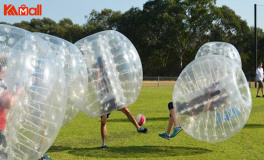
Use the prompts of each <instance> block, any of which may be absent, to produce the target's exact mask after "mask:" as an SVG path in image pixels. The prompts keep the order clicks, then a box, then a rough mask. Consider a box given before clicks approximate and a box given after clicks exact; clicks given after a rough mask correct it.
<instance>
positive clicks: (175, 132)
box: [170, 127, 182, 138]
mask: <svg viewBox="0 0 264 160" xmlns="http://www.w3.org/2000/svg"><path fill="white" fill-rule="evenodd" d="M181 130H182V129H181V127H175V128H174V130H173V132H172V134H171V135H170V137H171V138H172V137H175V136H176V135H177V134H178V133H179V132H180V131H181Z"/></svg>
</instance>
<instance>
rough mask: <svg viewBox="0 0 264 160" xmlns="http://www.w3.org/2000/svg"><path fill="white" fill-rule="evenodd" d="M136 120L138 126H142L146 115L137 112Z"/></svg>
mask: <svg viewBox="0 0 264 160" xmlns="http://www.w3.org/2000/svg"><path fill="white" fill-rule="evenodd" d="M136 120H137V123H138V125H139V126H142V125H143V124H145V123H146V117H145V116H144V115H143V114H138V115H137V116H136Z"/></svg>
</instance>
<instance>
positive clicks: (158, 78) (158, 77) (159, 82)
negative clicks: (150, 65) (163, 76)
mask: <svg viewBox="0 0 264 160" xmlns="http://www.w3.org/2000/svg"><path fill="white" fill-rule="evenodd" d="M159 86H160V81H159V76H158V87H159Z"/></svg>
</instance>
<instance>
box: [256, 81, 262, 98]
mask: <svg viewBox="0 0 264 160" xmlns="http://www.w3.org/2000/svg"><path fill="white" fill-rule="evenodd" d="M260 88H261V84H260V81H258V89H257V96H256V97H260V96H259V90H260Z"/></svg>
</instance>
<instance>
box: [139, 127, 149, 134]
mask: <svg viewBox="0 0 264 160" xmlns="http://www.w3.org/2000/svg"><path fill="white" fill-rule="evenodd" d="M137 131H138V132H139V133H148V129H147V128H143V127H139V128H138V130H137Z"/></svg>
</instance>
